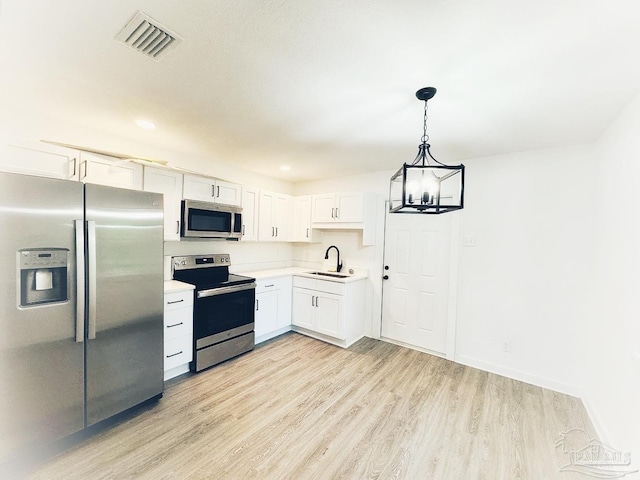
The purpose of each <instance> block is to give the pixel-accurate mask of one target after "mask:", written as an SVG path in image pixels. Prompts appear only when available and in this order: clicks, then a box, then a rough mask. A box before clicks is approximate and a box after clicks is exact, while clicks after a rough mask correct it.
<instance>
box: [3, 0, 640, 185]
mask: <svg viewBox="0 0 640 480" xmlns="http://www.w3.org/2000/svg"><path fill="white" fill-rule="evenodd" d="M138 10H142V11H143V12H145V13H147V14H148V15H150V16H151V17H153V18H154V19H155V20H157V21H158V22H160V23H162V24H164V25H165V26H166V27H168V28H169V29H171V30H173V31H174V32H176V33H177V34H179V35H180V36H182V37H183V38H184V41H183V43H182V44H181V45H180V46H178V48H176V49H175V50H174V51H172V52H171V53H170V54H169V55H167V56H166V57H165V58H164V59H162V60H161V61H160V62H154V61H153V60H150V59H148V58H146V57H145V56H143V55H141V54H140V53H138V52H136V51H134V50H132V49H130V48H129V47H126V46H125V45H123V44H121V43H119V42H117V41H116V40H115V36H116V35H117V34H118V33H119V31H120V30H121V28H122V27H123V26H124V25H125V23H126V22H127V21H128V20H129V19H130V18H131V17H132V16H133V14H134V13H136V12H137V11H138ZM639 25H640V2H637V0H610V1H608V2H606V3H605V2H602V1H601V0H599V1H595V0H539V1H537V2H532V1H530V0H526V1H525V0H476V1H456V0H424V1H418V0H405V1H391V0H388V1H364V0H348V1H345V0H307V1H293V0H261V1H258V0H254V1H247V0H188V1H187V0H185V1H176V0H170V1H168V0H138V1H135V2H134V1H128V0H117V1H116V0H110V1H104V0H100V1H98V0H91V1H88V0H56V1H50V0H2V1H0V72H2V73H1V75H0V89H1V91H0V95H1V97H0V99H1V100H2V102H4V103H6V104H7V105H9V104H16V103H17V104H19V105H20V106H21V107H23V108H25V109H28V110H33V111H37V112H41V113H43V114H45V115H47V116H50V117H52V118H60V119H61V120H65V121H70V122H73V123H79V124H81V125H85V126H89V127H92V128H96V129H99V130H102V131H104V132H108V133H110V134H113V135H119V136H122V137H126V138H132V139H137V138H139V139H140V140H141V141H142V140H144V141H145V142H152V143H154V144H155V145H158V146H159V147H162V148H167V149H171V150H177V151H182V152H185V153H189V154H193V155H200V156H203V157H206V158H211V159H215V160H216V161H226V162H230V163H233V164H235V165H238V166H240V167H242V168H244V169H248V170H251V171H254V172H256V173H261V174H264V175H268V176H271V177H276V178H281V179H285V180H291V181H301V180H309V179H315V178H323V177H335V176H340V175H346V174H352V173H360V172H366V171H374V170H387V169H394V168H398V167H399V166H400V165H401V164H402V163H403V162H408V161H411V160H412V159H413V157H414V155H415V152H416V147H417V145H418V143H419V141H420V136H421V134H422V114H423V112H422V103H421V102H419V101H418V100H417V99H416V98H415V96H414V94H415V91H416V90H418V89H419V88H421V87H425V86H434V87H436V88H438V94H437V95H436V96H435V98H434V99H433V100H431V101H430V102H429V122H428V125H429V133H430V137H431V144H432V152H433V154H434V155H435V156H436V158H438V159H439V160H441V161H443V162H445V163H458V162H460V161H464V160H465V159H469V158H475V157H482V156H487V155H494V154H500V153H508V152H515V151H522V150H529V149H533V148H538V147H552V146H561V145H570V144H577V143H587V142H591V141H592V140H594V139H595V138H596V137H597V136H598V135H599V134H600V133H602V131H603V130H604V129H605V128H606V127H607V126H608V125H609V123H610V122H611V121H612V120H613V118H614V117H615V116H616V115H617V114H618V113H619V112H620V111H621V110H622V109H623V108H624V106H625V105H626V104H628V103H629V101H630V100H631V99H632V98H633V97H634V96H635V95H636V94H638V93H639V92H640V62H639V61H638V48H639V47H640V27H639ZM137 118H146V119H149V120H152V121H154V122H155V123H156V124H157V125H158V128H157V129H156V130H154V131H153V132H147V131H143V130H141V129H139V128H138V127H136V126H135V125H134V123H133V121H134V120H135V119H137ZM282 164H289V165H291V171H290V172H287V173H283V172H280V171H279V166H280V165H282Z"/></svg>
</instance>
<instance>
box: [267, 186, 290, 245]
mask: <svg viewBox="0 0 640 480" xmlns="http://www.w3.org/2000/svg"><path fill="white" fill-rule="evenodd" d="M271 215H272V219H273V220H272V221H273V224H274V226H275V227H276V231H275V233H276V235H275V237H276V238H275V239H276V240H277V241H279V242H288V241H290V239H291V238H290V229H291V228H290V225H289V224H290V223H291V197H290V196H289V195H284V194H276V195H275V196H274V199H273V210H272V214H271Z"/></svg>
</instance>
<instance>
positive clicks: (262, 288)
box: [256, 278, 285, 293]
mask: <svg viewBox="0 0 640 480" xmlns="http://www.w3.org/2000/svg"><path fill="white" fill-rule="evenodd" d="M284 283H285V282H284V279H283V278H268V279H264V280H256V293H263V292H270V291H272V290H280V289H281V288H283V286H284V285H283V284H284Z"/></svg>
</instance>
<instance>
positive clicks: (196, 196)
mask: <svg viewBox="0 0 640 480" xmlns="http://www.w3.org/2000/svg"><path fill="white" fill-rule="evenodd" d="M182 194H183V198H185V199H189V200H200V201H202V202H214V203H223V204H225V205H237V206H240V205H241V204H242V186H241V185H239V184H237V183H230V182H225V181H222V180H218V179H215V178H209V177H200V176H197V175H185V176H184V188H183V192H182Z"/></svg>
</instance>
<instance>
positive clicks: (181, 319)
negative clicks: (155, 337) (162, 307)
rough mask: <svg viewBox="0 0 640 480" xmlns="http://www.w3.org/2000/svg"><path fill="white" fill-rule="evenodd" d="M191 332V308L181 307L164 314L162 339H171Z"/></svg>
mask: <svg viewBox="0 0 640 480" xmlns="http://www.w3.org/2000/svg"><path fill="white" fill-rule="evenodd" d="M192 334H193V310H191V309H190V308H182V309H179V310H169V311H168V312H165V314H164V339H165V340H172V339H174V338H178V337H184V336H185V335H192Z"/></svg>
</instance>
